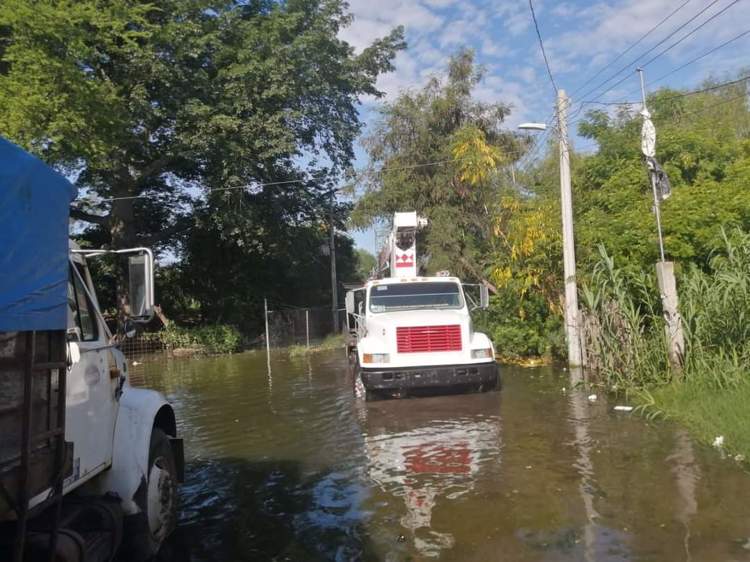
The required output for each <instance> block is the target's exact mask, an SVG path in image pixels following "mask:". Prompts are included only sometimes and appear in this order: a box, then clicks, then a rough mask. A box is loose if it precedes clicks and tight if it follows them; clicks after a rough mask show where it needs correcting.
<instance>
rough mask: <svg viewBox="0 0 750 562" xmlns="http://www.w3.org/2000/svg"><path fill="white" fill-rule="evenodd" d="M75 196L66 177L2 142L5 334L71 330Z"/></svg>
mask: <svg viewBox="0 0 750 562" xmlns="http://www.w3.org/2000/svg"><path fill="white" fill-rule="evenodd" d="M75 193H76V190H75V188H74V187H73V186H72V185H71V184H70V182H69V181H68V180H66V179H65V178H64V177H63V176H61V175H60V174H58V173H57V172H55V171H54V170H53V169H52V168H50V167H49V166H47V165H46V164H45V163H44V162H42V161H41V160H39V159H38V158H36V157H34V156H32V155H31V154H29V153H28V152H26V151H24V150H22V149H21V148H19V147H17V146H16V145H14V144H12V143H10V142H8V141H7V140H5V139H4V138H2V137H0V332H14V331H26V330H64V329H65V328H66V327H67V319H66V314H67V307H68V304H67V300H68V294H67V285H68V217H69V213H70V202H71V201H72V200H73V198H74V197H75Z"/></svg>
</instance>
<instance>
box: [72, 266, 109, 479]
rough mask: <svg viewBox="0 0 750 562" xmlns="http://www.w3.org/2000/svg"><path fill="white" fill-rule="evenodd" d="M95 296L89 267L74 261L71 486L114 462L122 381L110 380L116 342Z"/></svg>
mask: <svg viewBox="0 0 750 562" xmlns="http://www.w3.org/2000/svg"><path fill="white" fill-rule="evenodd" d="M86 289H88V291H87V290H86ZM92 297H93V298H92ZM95 298H96V296H95V294H94V292H93V289H92V285H91V281H90V278H89V275H88V272H87V270H86V267H85V266H84V265H83V263H79V262H78V260H74V261H73V262H72V263H71V268H70V279H69V283H68V305H69V320H68V334H69V338H70V339H71V340H72V341H76V340H77V343H78V347H79V349H80V360H79V361H78V362H77V363H75V364H73V365H72V367H71V370H70V372H69V374H68V384H67V395H66V396H67V400H66V403H67V411H66V415H65V437H66V440H68V441H72V442H73V447H74V448H73V474H72V475H71V477H70V480H68V481H66V488H67V487H69V486H75V485H76V483H77V482H78V483H82V482H83V481H85V480H87V479H88V478H89V477H90V476H93V474H94V473H97V472H100V471H101V470H104V469H105V468H107V467H108V466H109V465H110V464H111V463H112V440H113V435H114V424H115V419H116V411H117V402H116V397H115V394H116V389H117V384H119V380H118V379H110V364H109V362H110V351H109V349H110V346H109V342H108V341H107V331H106V329H105V326H104V324H103V322H102V320H101V318H100V315H99V314H98V313H97V308H96V307H97V306H98V303H97V302H96V301H95V300H94V299H95Z"/></svg>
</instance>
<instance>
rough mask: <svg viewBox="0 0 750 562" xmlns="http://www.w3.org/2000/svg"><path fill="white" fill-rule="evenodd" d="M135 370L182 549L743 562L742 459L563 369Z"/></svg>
mask: <svg viewBox="0 0 750 562" xmlns="http://www.w3.org/2000/svg"><path fill="white" fill-rule="evenodd" d="M133 370H134V373H133V374H134V379H135V380H136V381H137V382H138V384H144V385H147V386H150V387H152V388H156V389H159V390H162V391H163V392H165V393H166V395H167V397H168V398H169V399H170V400H171V401H172V402H173V404H174V406H175V408H176V410H177V416H178V418H179V430H180V432H181V434H182V436H183V437H184V439H185V452H186V456H187V475H186V478H187V482H186V483H185V484H184V486H183V487H182V512H181V522H180V527H179V529H178V531H177V533H176V534H175V535H174V539H173V541H172V542H173V544H172V545H171V550H170V552H171V554H170V556H171V558H169V559H171V560H175V561H177V562H184V561H186V560H191V561H193V562H196V561H222V562H239V561H261V560H292V561H306V560H311V561H323V560H336V561H347V562H348V561H353V560H364V561H370V560H372V561H376V560H377V561H384V562H386V561H402V560H404V561H406V560H435V559H439V560H450V561H453V560H456V561H482V562H487V561H495V560H503V561H512V562H515V561H521V562H523V561H545V562H547V561H550V562H554V561H594V560H596V561H605V562H620V561H659V562H661V561H678V560H685V561H696V562H698V561H709V562H714V561H750V517H749V516H750V474H748V473H747V472H746V471H743V469H742V468H741V467H739V466H738V465H737V464H736V463H735V462H733V461H731V460H729V459H724V458H722V457H721V455H720V453H719V452H717V451H715V450H713V449H711V448H709V447H705V446H701V445H698V444H696V443H695V442H693V441H692V440H691V439H690V437H689V436H688V435H687V434H686V433H685V432H684V431H682V430H681V429H679V428H678V427H676V426H674V425H672V424H667V423H663V422H658V423H650V422H648V421H646V420H644V419H642V418H640V417H637V416H633V415H631V414H627V413H621V412H614V411H613V410H612V406H613V404H612V403H607V402H606V401H605V400H603V399H602V398H600V399H599V400H597V401H596V402H593V403H592V402H589V401H588V400H587V398H586V396H585V395H584V394H578V393H575V392H570V391H567V392H563V390H562V389H563V387H569V386H570V383H569V381H568V379H567V377H566V374H565V373H564V372H560V371H557V370H554V369H551V368H540V369H520V368H515V367H503V368H502V371H501V373H502V376H503V389H502V391H500V392H492V393H486V394H470V395H460V396H444V397H434V398H419V399H411V400H391V401H383V402H371V403H367V404H364V403H362V402H361V401H359V400H357V399H355V398H354V396H353V392H352V381H351V378H350V375H349V373H348V369H347V361H346V359H345V358H344V356H343V352H332V353H319V354H314V355H312V356H310V357H300V358H292V359H290V358H288V357H286V356H284V355H277V356H275V357H274V359H273V361H272V372H271V374H270V375H269V374H268V372H267V370H266V358H265V355H263V354H261V353H247V354H241V355H235V356H225V357H215V358H205V359H174V360H168V359H164V358H161V359H158V358H157V359H151V360H148V361H146V362H144V363H143V364H142V365H139V366H137V367H135V368H134V369H133Z"/></svg>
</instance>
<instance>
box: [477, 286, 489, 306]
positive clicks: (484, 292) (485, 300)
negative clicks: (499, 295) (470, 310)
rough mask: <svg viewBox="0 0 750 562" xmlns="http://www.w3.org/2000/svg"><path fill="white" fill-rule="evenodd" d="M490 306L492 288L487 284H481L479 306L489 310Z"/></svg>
mask: <svg viewBox="0 0 750 562" xmlns="http://www.w3.org/2000/svg"><path fill="white" fill-rule="evenodd" d="M489 306H490V289H489V287H487V285H484V284H483V285H480V286H479V308H481V309H482V310H487V309H488V308H489Z"/></svg>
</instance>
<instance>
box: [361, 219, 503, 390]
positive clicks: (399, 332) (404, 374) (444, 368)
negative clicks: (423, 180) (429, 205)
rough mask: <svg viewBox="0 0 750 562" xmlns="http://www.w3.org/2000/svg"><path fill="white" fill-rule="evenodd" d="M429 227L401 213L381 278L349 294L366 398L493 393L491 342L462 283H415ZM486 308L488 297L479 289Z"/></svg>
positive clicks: (442, 279)
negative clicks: (419, 248) (472, 390)
mask: <svg viewBox="0 0 750 562" xmlns="http://www.w3.org/2000/svg"><path fill="white" fill-rule="evenodd" d="M424 224H426V221H425V220H424V219H420V218H419V217H417V214H416V213H396V215H395V217H394V226H393V230H392V232H391V234H390V236H389V238H388V241H387V244H386V247H385V248H384V251H382V252H381V255H380V263H381V266H380V267H379V271H380V272H383V271H385V270H386V267H385V266H386V264H387V266H388V272H389V276H387V277H385V278H381V279H372V280H370V281H368V282H367V283H366V284H365V285H364V287H362V288H360V289H355V290H353V291H350V292H349V293H347V297H346V306H347V312H348V314H349V317H350V319H352V320H353V326H351V325H350V332H351V333H352V336H353V342H352V343H351V344H350V346H349V347H350V353H351V354H352V355H356V363H357V367H358V369H359V378H360V385H361V386H363V387H364V389H363V390H364V392H367V391H371V392H379V393H387V394H394V395H400V394H403V393H408V392H409V391H411V390H417V389H429V388H431V387H432V388H449V387H457V386H461V387H477V388H479V389H481V390H485V389H491V388H495V387H496V386H497V381H498V375H497V366H496V363H495V350H494V346H493V345H492V342H491V341H490V339H489V338H488V337H487V336H486V335H485V334H483V333H481V332H475V331H474V329H473V326H472V321H471V308H472V305H473V303H472V301H471V300H470V299H469V298H468V296H467V294H466V293H465V291H464V286H463V285H462V284H461V281H460V280H459V279H458V278H456V277H450V276H447V275H445V274H443V275H440V276H433V277H420V276H417V264H418V256H417V252H416V231H417V229H418V228H420V227H421V226H424ZM480 293H481V298H480V305H479V306H485V305H486V302H487V299H488V296H487V292H486V288H485V287H480Z"/></svg>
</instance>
